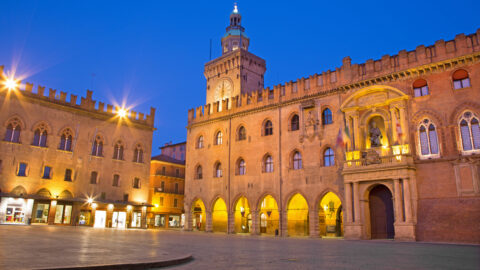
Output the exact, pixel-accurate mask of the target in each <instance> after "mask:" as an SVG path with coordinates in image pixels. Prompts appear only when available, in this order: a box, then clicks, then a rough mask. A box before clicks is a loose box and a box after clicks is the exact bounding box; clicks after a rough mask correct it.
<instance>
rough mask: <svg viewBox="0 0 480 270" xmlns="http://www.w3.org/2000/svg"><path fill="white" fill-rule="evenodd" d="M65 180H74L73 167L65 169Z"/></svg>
mask: <svg viewBox="0 0 480 270" xmlns="http://www.w3.org/2000/svg"><path fill="white" fill-rule="evenodd" d="M63 180H64V181H67V182H72V180H73V178H72V169H65V177H64V178H63Z"/></svg>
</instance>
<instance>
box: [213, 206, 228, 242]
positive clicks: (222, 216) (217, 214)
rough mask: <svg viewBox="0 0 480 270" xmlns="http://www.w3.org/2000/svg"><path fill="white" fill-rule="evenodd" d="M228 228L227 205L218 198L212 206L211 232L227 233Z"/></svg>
mask: <svg viewBox="0 0 480 270" xmlns="http://www.w3.org/2000/svg"><path fill="white" fill-rule="evenodd" d="M227 228H228V211H227V205H226V204H225V201H224V200H223V199H222V198H218V199H217V200H216V201H215V204H214V205H213V210H212V231H213V232H225V233H226V232H227Z"/></svg>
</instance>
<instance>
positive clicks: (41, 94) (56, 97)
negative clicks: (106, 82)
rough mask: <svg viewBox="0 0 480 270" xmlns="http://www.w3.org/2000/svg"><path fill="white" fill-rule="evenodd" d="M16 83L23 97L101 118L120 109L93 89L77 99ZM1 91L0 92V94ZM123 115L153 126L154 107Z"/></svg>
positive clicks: (129, 111) (109, 115)
mask: <svg viewBox="0 0 480 270" xmlns="http://www.w3.org/2000/svg"><path fill="white" fill-rule="evenodd" d="M3 71H4V66H0V78H5V77H6V76H5V75H4V72H3ZM18 85H19V87H18V89H17V91H18V92H19V93H20V94H21V95H22V96H23V97H25V98H29V99H33V100H37V101H43V102H48V103H51V104H57V105H62V106H66V107H67V108H71V109H77V110H82V111H84V112H86V113H91V114H92V115H93V116H96V117H99V118H101V119H105V118H106V117H108V118H114V117H116V116H118V112H119V111H120V110H122V108H120V107H118V106H115V105H111V104H106V103H104V102H100V101H96V100H94V99H93V91H91V90H87V94H86V96H85V97H80V99H79V97H78V96H77V95H74V94H70V98H68V94H67V93H66V92H63V91H58V90H56V89H52V88H50V89H49V90H48V92H46V91H45V87H44V86H40V85H38V86H37V89H36V91H35V90H34V85H33V83H29V82H25V83H22V82H18ZM1 93H2V92H0V94H1ZM125 117H126V118H127V119H128V120H129V121H131V122H132V123H135V124H140V125H143V126H148V127H149V128H153V127H154V120H155V108H150V114H148V115H145V114H144V113H139V112H136V111H133V110H126V116H125Z"/></svg>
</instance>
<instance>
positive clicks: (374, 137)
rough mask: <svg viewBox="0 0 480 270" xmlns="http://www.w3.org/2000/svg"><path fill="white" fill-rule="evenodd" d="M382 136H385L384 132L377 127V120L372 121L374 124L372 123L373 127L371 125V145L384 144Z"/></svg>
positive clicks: (378, 145)
mask: <svg viewBox="0 0 480 270" xmlns="http://www.w3.org/2000/svg"><path fill="white" fill-rule="evenodd" d="M382 138H383V136H382V132H381V131H380V129H379V128H378V127H377V123H375V121H372V124H371V127H370V145H371V147H380V146H382V142H381V141H380V140H381V139H382Z"/></svg>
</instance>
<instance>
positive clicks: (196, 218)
mask: <svg viewBox="0 0 480 270" xmlns="http://www.w3.org/2000/svg"><path fill="white" fill-rule="evenodd" d="M192 215H193V220H192V223H193V224H192V225H193V226H192V228H193V229H194V230H197V231H205V225H206V220H207V217H206V215H205V205H204V204H203V202H202V200H200V199H198V200H196V201H195V202H194V203H193V204H192Z"/></svg>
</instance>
